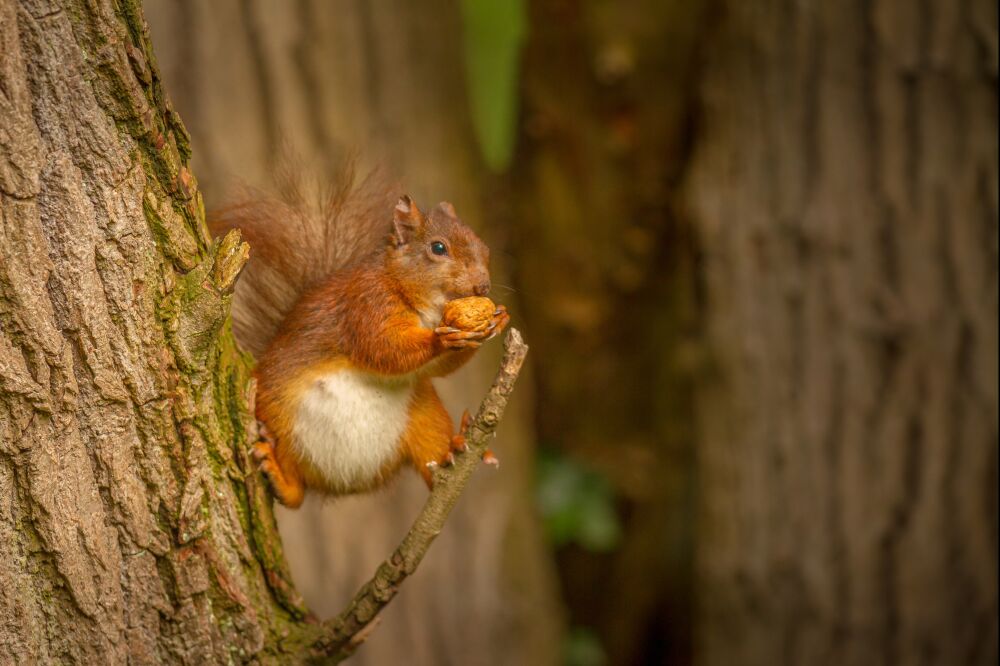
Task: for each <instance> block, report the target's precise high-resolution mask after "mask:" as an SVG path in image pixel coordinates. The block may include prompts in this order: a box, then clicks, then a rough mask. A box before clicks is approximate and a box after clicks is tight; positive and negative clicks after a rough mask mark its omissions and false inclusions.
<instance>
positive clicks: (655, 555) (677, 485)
mask: <svg viewBox="0 0 1000 666" xmlns="http://www.w3.org/2000/svg"><path fill="white" fill-rule="evenodd" d="M704 5H705V3H701V2H689V1H684V2H663V1H662V0H622V1H620V2H614V3H607V2H595V1H588V0H574V1H571V2H566V1H564V0H539V1H537V2H533V3H531V12H530V19H531V30H530V31H529V40H528V46H527V49H526V52H525V66H524V83H523V95H524V101H523V107H524V110H523V127H524V136H523V137H522V140H521V143H520V146H519V150H518V153H517V160H516V163H517V166H516V168H514V169H512V173H511V175H510V177H509V178H508V179H507V182H505V183H504V187H506V188H509V191H508V190H501V193H499V194H498V195H497V197H496V198H498V199H503V198H505V197H511V195H510V192H512V193H513V196H512V197H511V198H512V199H513V201H514V202H515V203H514V205H513V206H511V207H510V208H509V209H508V210H505V211H503V212H505V213H506V219H505V220H504V222H505V223H506V224H509V225H511V226H514V227H515V228H517V230H518V233H517V235H516V238H517V239H518V245H517V247H516V249H515V254H516V256H517V257H518V262H519V263H518V270H517V272H516V275H515V279H516V286H517V288H518V291H519V294H521V295H522V299H523V308H524V312H525V315H526V318H527V319H528V323H529V326H530V328H529V329H528V330H529V336H530V339H531V343H532V349H533V356H534V361H533V362H534V363H535V364H536V367H537V368H538V372H537V374H536V375H535V380H536V382H537V386H538V389H537V390H538V397H537V403H538V413H539V416H540V417H539V418H538V419H537V421H536V426H537V428H538V431H539V438H540V440H541V441H544V442H547V443H548V444H549V445H550V446H551V447H553V448H555V449H557V450H559V451H561V452H562V453H564V454H565V455H568V456H571V457H572V458H575V459H577V460H581V461H583V463H584V464H585V465H587V466H589V467H592V468H594V469H596V470H598V471H599V472H601V473H602V474H603V475H604V476H606V477H607V478H608V479H610V480H611V482H612V484H613V486H614V490H615V493H616V497H617V503H618V508H619V515H621V516H622V517H623V518H622V530H621V532H622V538H621V543H620V544H616V546H617V547H616V548H615V549H614V550H612V551H610V552H588V551H585V550H584V549H582V548H579V547H573V546H569V547H566V548H563V549H561V550H560V551H559V553H558V556H559V562H560V570H561V572H562V574H563V576H562V578H563V583H564V589H565V594H566V598H567V602H568V605H569V606H570V608H571V609H572V610H573V614H574V617H573V618H572V621H573V623H574V624H576V625H578V626H579V627H581V628H585V629H589V630H592V631H593V632H595V633H596V635H597V637H598V638H599V639H600V641H601V643H602V645H603V648H604V650H605V652H606V654H607V657H608V661H609V663H612V664H631V663H639V662H640V660H642V659H643V658H644V657H645V658H654V657H656V658H659V659H663V660H666V661H667V662H668V663H686V662H688V661H689V660H690V658H691V655H690V648H691V641H690V638H689V637H690V624H689V621H688V620H689V618H690V609H691V594H690V592H691V570H692V563H691V557H692V545H691V544H692V530H693V525H692V523H691V520H690V516H691V514H692V497H693V489H692V488H693V487H692V484H693V475H692V471H693V468H692V464H691V461H692V458H693V442H694V438H693V434H692V429H693V425H694V419H693V418H692V416H691V414H692V407H691V398H692V382H693V375H692V370H694V369H696V365H695V364H692V363H691V362H690V360H689V359H691V358H693V357H695V356H697V340H696V339H695V337H694V336H695V334H696V333H697V314H698V313H697V304H696V301H695V298H694V277H695V263H694V249H693V243H692V240H693V239H692V235H691V233H690V229H688V228H686V227H685V226H684V225H683V224H682V222H681V221H680V220H678V218H677V216H676V215H675V214H674V211H673V210H672V209H671V205H670V198H669V195H670V192H671V190H672V188H673V187H674V184H675V182H676V180H677V178H678V175H679V174H680V172H681V168H682V167H683V165H684V164H685V158H686V156H687V145H688V138H687V137H688V134H689V130H690V126H689V123H690V118H691V111H690V106H691V104H690V103H691V99H692V92H693V83H694V74H695V66H694V65H695V55H696V48H697V44H698V42H699V40H700V39H701V32H702V27H703V24H704V17H705V14H706V12H705V6H704ZM582 359H585V361H584V362H581V360H582ZM640 572H641V573H640Z"/></svg>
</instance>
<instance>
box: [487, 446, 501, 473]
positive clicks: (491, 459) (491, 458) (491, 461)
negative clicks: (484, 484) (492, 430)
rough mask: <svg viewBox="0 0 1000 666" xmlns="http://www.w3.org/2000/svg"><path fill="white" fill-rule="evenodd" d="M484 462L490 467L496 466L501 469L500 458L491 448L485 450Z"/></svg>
mask: <svg viewBox="0 0 1000 666" xmlns="http://www.w3.org/2000/svg"><path fill="white" fill-rule="evenodd" d="M483 462H484V463H486V464H487V465H489V466H490V467H495V468H497V469H500V459H499V458H497V457H496V455H495V454H494V453H493V452H492V451H490V450H489V449H486V450H485V451H483Z"/></svg>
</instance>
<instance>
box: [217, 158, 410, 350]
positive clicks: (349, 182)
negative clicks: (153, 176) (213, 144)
mask: <svg viewBox="0 0 1000 666" xmlns="http://www.w3.org/2000/svg"><path fill="white" fill-rule="evenodd" d="M275 181H276V182H277V188H276V192H275V193H274V194H271V193H265V192H262V191H259V190H255V189H251V188H243V190H242V191H241V192H240V195H239V197H238V200H237V201H235V202H234V203H232V204H230V205H227V206H225V207H224V208H221V209H219V210H217V211H213V212H212V213H210V214H209V220H208V224H209V228H210V230H211V232H212V234H213V235H215V236H220V235H223V234H225V233H226V232H227V231H229V230H230V229H234V228H236V229H240V231H241V232H242V234H243V237H244V239H245V240H246V241H247V243H249V244H250V261H249V262H248V264H247V266H246V268H245V269H244V271H243V275H242V276H241V277H240V280H239V282H238V283H237V285H236V293H235V295H234V297H233V308H232V311H233V332H234V333H235V335H236V339H237V340H239V342H240V344H241V345H242V346H243V348H244V349H246V350H247V351H250V352H251V353H253V354H254V355H256V356H258V357H259V356H260V354H261V353H262V352H263V351H264V350H265V349H266V348H267V346H268V344H269V343H270V342H271V340H272V339H273V338H274V336H275V335H276V333H277V331H278V328H279V326H280V324H281V322H282V320H284V319H285V317H286V316H287V315H288V313H289V311H290V310H291V309H292V307H293V306H294V305H295V303H296V302H297V301H298V300H299V298H301V296H302V294H303V293H305V292H306V291H307V290H308V289H309V288H310V287H312V286H313V285H315V284H317V283H318V282H320V281H321V280H323V279H324V278H326V277H328V276H329V275H331V274H333V273H334V272H337V271H340V270H343V269H345V268H348V267H350V266H352V265H354V264H357V263H358V262H359V261H361V260H363V259H365V258H366V257H368V256H370V255H371V254H372V253H373V252H376V251H378V250H379V248H381V247H382V246H383V245H384V243H385V238H386V235H387V234H388V233H389V230H390V225H391V219H392V217H391V216H392V210H393V205H394V203H395V201H396V200H397V199H398V196H399V194H398V192H397V191H396V189H397V188H395V187H393V186H392V185H390V183H389V181H388V179H387V178H385V177H384V175H383V174H381V173H380V172H378V171H372V172H370V173H368V174H367V175H365V176H363V177H361V176H359V175H358V174H357V171H356V170H355V168H354V164H353V162H345V163H344V164H343V165H342V166H341V168H340V169H339V170H338V173H337V174H336V176H335V177H334V179H333V181H332V183H330V184H329V185H328V186H326V187H321V186H313V187H309V186H308V185H307V184H306V183H305V182H304V179H303V177H302V175H301V172H300V171H298V170H296V169H293V168H284V169H282V171H280V172H279V173H278V174H277V175H276V176H275Z"/></svg>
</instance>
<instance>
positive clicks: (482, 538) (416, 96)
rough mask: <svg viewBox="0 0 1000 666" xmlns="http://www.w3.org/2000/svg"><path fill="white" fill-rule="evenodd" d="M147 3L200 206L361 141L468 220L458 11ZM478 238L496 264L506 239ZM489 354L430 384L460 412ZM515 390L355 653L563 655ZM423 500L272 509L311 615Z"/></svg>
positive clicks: (472, 217) (425, 200)
mask: <svg viewBox="0 0 1000 666" xmlns="http://www.w3.org/2000/svg"><path fill="white" fill-rule="evenodd" d="M146 9H147V12H148V15H149V17H150V23H151V26H152V30H153V35H154V41H155V44H156V47H157V55H158V57H159V62H160V64H161V66H162V68H163V72H164V78H165V80H166V82H167V83H166V85H167V89H168V90H169V91H170V93H171V97H172V99H173V100H174V101H175V102H176V104H177V107H178V109H179V110H180V111H181V114H182V116H183V117H184V119H185V121H186V122H187V123H188V125H189V127H190V128H191V133H192V136H193V137H194V140H193V144H194V146H195V157H194V162H195V166H196V171H197V173H198V174H199V177H200V179H201V181H202V183H203V184H204V189H205V191H206V199H207V201H208V202H209V205H210V206H211V205H213V204H216V205H217V204H219V203H222V202H223V201H224V200H225V194H226V190H227V188H228V187H229V186H230V185H232V184H233V182H234V181H237V180H243V181H245V182H249V183H252V184H254V185H262V186H267V184H268V179H269V176H270V173H269V169H270V167H271V165H272V164H273V163H274V162H275V161H277V160H278V159H280V158H281V156H282V154H284V153H287V152H292V153H294V154H296V155H298V156H300V157H301V159H302V160H303V161H304V162H306V163H307V164H311V165H315V166H316V167H317V168H318V169H319V170H320V172H322V170H323V168H324V167H329V166H330V165H331V163H332V160H333V158H335V157H336V156H337V154H338V153H340V152H342V151H343V150H344V149H345V148H347V149H352V148H353V149H359V150H360V151H361V155H362V158H363V159H364V160H365V161H366V162H368V163H371V162H375V161H383V162H384V163H385V164H387V165H388V166H389V167H390V168H391V169H393V171H394V172H395V174H396V175H397V176H399V177H400V178H401V181H402V182H403V183H404V184H405V186H406V187H407V188H409V192H410V194H411V195H413V196H414V198H415V199H416V200H417V202H418V203H420V204H421V205H431V204H433V203H436V202H437V201H439V200H441V199H448V200H451V201H452V202H453V203H454V204H455V206H456V208H457V209H458V211H459V214H460V215H461V216H462V217H463V218H464V219H466V220H467V221H469V222H470V223H471V224H473V225H478V224H480V223H481V220H482V219H483V217H484V214H485V213H486V211H484V202H483V199H482V197H483V192H482V168H481V167H480V160H479V158H478V156H477V154H476V152H475V145H474V142H473V138H472V133H471V125H470V121H469V118H468V115H467V111H466V108H467V102H466V94H465V89H464V86H463V79H462V62H461V58H460V54H461V53H462V48H461V43H460V36H461V26H460V23H459V18H458V11H457V6H456V5H455V3H453V2H448V1H443V0H438V1H435V2H431V3H411V2H405V1H399V2H381V3H370V2H365V1H363V0H361V1H347V0H342V1H339V2H327V1H325V0H301V1H300V2H294V3H290V2H274V1H266V0H241V1H239V2H236V1H228V2H212V3H204V2H194V1H190V0H187V1H184V2H181V3H179V4H178V3H175V2H163V1H162V0H152V1H149V2H147V3H146ZM219 26H226V27H225V30H220V29H219ZM481 231H483V232H484V234H483V235H484V238H485V239H486V240H487V242H488V243H489V244H490V245H491V246H492V247H493V249H494V252H493V257H494V264H495V265H494V269H495V272H496V270H499V271H500V272H501V273H502V271H503V268H504V267H503V265H502V264H503V255H504V253H503V252H502V249H503V248H502V246H501V245H500V242H501V241H502V240H503V238H504V234H503V233H502V230H501V233H498V232H497V231H495V230H491V229H481ZM497 263H499V264H500V265H499V266H497V265H496V264H497ZM497 281H498V282H501V283H503V282H506V281H507V280H505V279H503V278H502V277H500V278H499V279H498V280H497ZM497 298H498V300H501V301H503V302H506V303H507V304H508V305H510V306H511V310H512V312H513V313H514V317H515V322H516V320H517V318H518V316H519V308H518V307H517V305H516V304H514V303H510V301H509V298H508V296H507V294H506V293H499V295H498V296H497ZM529 342H530V340H529ZM498 358H499V345H498V344H492V345H489V346H487V347H485V348H484V349H483V352H481V353H480V355H479V358H477V359H476V360H475V361H474V362H473V363H472V364H470V367H469V368H467V369H465V370H463V371H462V372H461V373H459V374H458V375H456V376H455V377H451V378H448V379H447V380H444V381H443V382H441V383H440V384H439V388H440V389H441V392H442V396H443V397H444V399H445V402H446V404H447V405H448V407H449V409H450V410H451V412H452V414H453V415H454V416H456V417H457V416H458V415H459V414H461V410H462V409H463V408H473V407H474V406H475V404H476V401H477V400H478V397H479V396H480V395H482V394H483V393H485V391H486V389H487V387H488V385H489V380H490V378H491V376H492V374H493V372H494V370H495V368H496V361H497V359H498ZM522 388H523V387H522ZM522 388H519V390H518V392H517V395H515V398H514V400H513V401H512V403H511V405H510V410H509V411H508V415H507V416H506V417H505V419H504V422H503V424H502V426H501V428H500V433H499V438H498V441H497V446H496V447H495V449H496V451H497V454H498V455H499V457H500V459H501V460H502V463H503V465H502V469H501V471H500V472H499V473H498V474H492V473H489V472H483V473H481V474H479V475H478V476H477V478H476V479H475V480H474V482H473V484H472V485H471V487H470V488H469V489H468V491H467V493H466V495H467V496H466V497H465V498H463V500H462V501H461V503H460V504H459V506H458V507H457V509H456V513H455V514H454V515H453V516H452V517H451V518H450V519H449V524H448V527H447V529H446V530H445V531H444V532H443V533H442V535H441V537H440V538H439V539H438V540H437V542H436V543H435V544H434V548H433V549H431V551H430V553H429V554H428V557H427V559H426V560H425V561H424V563H423V564H422V565H421V567H420V569H419V570H418V571H417V573H416V575H415V576H414V577H413V578H412V579H411V580H409V581H407V583H406V586H405V588H404V590H403V592H402V594H401V595H400V596H399V597H397V598H396V599H395V600H394V601H393V603H392V605H391V606H390V607H389V608H388V609H387V611H386V613H385V614H384V618H383V622H382V624H381V626H380V627H379V629H377V630H376V631H375V632H374V633H373V634H372V635H371V637H370V638H369V639H368V641H367V642H366V643H365V646H364V648H363V649H362V650H360V651H359V652H358V654H357V656H356V657H355V660H356V661H357V662H358V663H373V664H389V663H418V664H435V663H455V664H459V663H460V664H481V663H490V664H522V663H531V664H545V663H553V662H555V661H557V660H558V649H559V646H560V639H559V626H560V624H561V619H560V610H559V607H558V601H557V597H556V592H555V588H554V584H553V575H552V574H551V572H550V568H551V565H550V564H549V562H548V559H547V558H548V553H547V552H546V550H545V543H544V538H543V536H542V534H541V533H540V530H539V525H538V522H537V518H536V516H535V508H534V505H533V502H532V497H533V492H534V491H533V486H532V480H533V468H532V463H531V461H532V447H533V443H532V439H531V435H530V434H529V433H530V431H529V420H530V418H531V410H530V408H529V405H530V399H526V398H530V392H527V391H524V390H522ZM426 494H427V491H426V489H425V487H424V486H423V483H422V482H421V481H420V480H419V479H418V478H417V477H416V475H410V474H404V476H403V478H401V479H400V480H399V481H397V482H396V483H395V484H394V485H393V486H392V487H390V488H389V489H388V490H387V491H385V492H381V493H378V494H376V495H371V496H366V497H355V498H346V499H339V500H337V501H335V502H323V501H321V500H318V499H317V498H311V499H307V501H306V504H305V505H304V506H303V507H302V508H301V509H299V510H297V511H284V510H279V511H278V515H279V524H280V526H281V531H282V534H283V536H284V539H285V544H286V547H287V553H288V557H289V561H290V564H291V566H292V571H293V574H294V577H295V580H296V581H297V582H298V584H299V589H300V590H301V591H302V593H303V595H304V596H305V598H306V600H307V601H308V603H309V606H310V608H312V609H313V610H315V611H316V612H317V613H318V614H319V615H320V616H323V617H326V616H330V615H332V614H334V613H336V612H338V611H340V610H341V609H342V608H343V606H344V605H345V604H346V602H347V601H348V600H349V599H350V597H351V595H352V594H353V593H354V592H355V590H356V589H357V587H358V586H359V585H360V584H361V583H362V582H363V581H364V580H365V579H367V578H368V577H369V576H370V575H371V572H372V571H373V569H374V567H375V566H376V565H377V564H378V562H380V561H381V559H382V558H384V557H386V555H387V554H388V553H389V552H390V551H391V549H392V548H393V547H394V546H395V544H396V543H398V541H399V539H400V538H401V537H402V536H403V534H404V533H405V531H406V529H407V528H408V526H409V525H410V523H411V522H412V521H413V518H414V516H415V515H416V513H417V511H418V510H419V508H420V506H421V504H422V503H423V500H424V498H425V497H426Z"/></svg>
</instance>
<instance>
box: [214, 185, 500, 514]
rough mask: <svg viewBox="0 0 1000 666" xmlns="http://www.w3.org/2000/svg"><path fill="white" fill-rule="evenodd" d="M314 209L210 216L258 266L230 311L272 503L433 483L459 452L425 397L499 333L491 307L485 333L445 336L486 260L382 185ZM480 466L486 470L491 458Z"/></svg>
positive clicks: (278, 207) (442, 214)
mask: <svg viewBox="0 0 1000 666" xmlns="http://www.w3.org/2000/svg"><path fill="white" fill-rule="evenodd" d="M331 192H332V194H331V195H330V196H329V197H328V198H327V200H326V202H325V204H324V205H323V206H321V207H320V208H321V209H320V210H310V209H309V207H308V206H306V204H305V198H304V196H303V194H302V191H301V189H300V188H299V186H298V185H297V184H296V183H295V182H293V181H291V180H289V181H286V182H285V183H284V186H283V191H282V197H281V198H280V199H279V198H269V197H265V196H261V195H259V194H257V195H254V196H252V197H250V198H249V199H248V200H247V202H245V203H241V204H237V205H233V206H229V207H228V208H225V209H223V210H221V211H219V212H218V213H217V214H215V215H212V216H210V222H209V224H210V226H211V229H212V232H213V233H214V234H216V235H220V234H222V233H225V232H226V231H228V230H229V229H232V228H239V229H240V230H241V232H242V233H243V235H244V238H245V239H246V240H247V242H248V243H249V244H250V248H251V259H250V262H249V263H248V265H247V267H246V269H245V270H244V274H243V276H241V279H240V282H239V283H238V285H237V288H236V293H235V295H234V300H233V328H234V333H235V334H236V337H237V339H238V340H239V341H240V342H241V344H242V345H243V346H244V347H245V348H246V349H248V350H249V351H251V352H253V353H254V354H255V355H256V356H257V366H256V369H255V377H256V380H257V397H256V415H257V419H258V421H259V422H260V423H261V424H262V426H263V427H262V428H261V431H262V437H261V440H260V441H259V442H258V443H257V444H256V445H255V446H254V450H253V455H254V458H255V459H256V460H257V461H258V462H259V465H260V469H261V471H262V472H263V473H264V474H265V475H266V477H267V478H268V480H269V482H270V485H271V488H272V491H273V493H274V495H275V496H276V497H277V499H278V500H279V501H280V502H281V503H282V504H284V505H285V506H288V507H293V508H294V507H298V506H299V505H300V504H301V503H302V500H303V497H304V495H305V491H306V489H312V490H316V491H319V492H322V493H325V494H330V495H344V494H350V493H359V492H366V491H369V490H373V489H376V488H379V487H381V486H382V485H384V484H385V483H386V482H387V481H388V480H389V479H391V478H392V477H393V476H395V474H396V472H397V471H398V470H399V469H400V468H401V467H402V466H403V465H406V464H409V465H412V466H413V467H414V468H416V470H417V471H418V472H419V473H420V474H421V475H422V476H423V478H424V480H425V481H426V482H427V484H428V486H430V485H431V479H432V476H431V471H432V469H431V468H432V467H433V466H434V465H436V464H447V463H448V462H449V461H450V460H451V459H452V452H453V451H458V450H463V449H464V431H465V427H466V425H467V423H468V413H466V414H465V415H464V416H463V419H462V425H461V428H460V430H459V432H458V434H455V433H454V431H453V428H452V422H451V418H450V417H449V415H448V412H447V411H445V408H444V406H443V405H442V404H441V400H440V398H439V397H438V394H437V392H436V391H435V389H434V386H433V384H432V383H431V378H432V377H443V376H445V375H448V374H450V373H452V372H454V371H455V370H457V369H458V368H459V367H461V366H462V365H464V364H465V363H466V362H468V361H469V359H470V358H471V357H472V355H473V354H474V353H475V350H476V348H478V347H479V346H480V345H481V344H482V342H483V341H485V340H487V339H489V338H491V337H493V336H495V335H496V334H498V333H499V332H500V331H501V330H503V328H504V327H505V326H506V325H507V323H508V321H509V319H510V317H509V315H508V314H507V311H506V308H504V307H503V306H497V307H496V309H495V310H494V311H492V312H491V313H490V312H488V313H487V315H490V314H491V315H492V319H491V320H490V321H489V323H488V325H487V326H483V327H480V329H481V330H462V329H459V328H456V327H455V326H452V325H444V324H443V323H442V310H443V308H444V306H445V304H446V303H448V302H450V301H452V300H453V299H459V298H463V297H468V296H473V295H475V296H485V295H486V294H487V293H488V292H489V291H490V275H489V260H490V256H489V249H488V248H487V247H486V245H485V244H484V243H483V241H481V240H480V239H479V237H478V236H476V234H475V233H473V231H472V230H471V229H470V228H469V227H467V226H466V225H465V224H464V223H463V222H462V221H461V220H460V219H459V218H458V216H457V215H456V214H455V209H454V207H452V205H451V204H449V203H447V202H442V203H440V204H438V206H437V207H435V208H434V209H433V210H431V211H430V213H429V214H426V215H425V214H424V213H423V212H421V211H420V209H419V208H418V207H417V205H416V204H415V203H414V202H413V200H412V199H410V197H408V196H406V195H403V196H401V197H399V198H398V200H396V202H395V204H394V205H393V203H392V200H393V199H394V198H395V197H394V196H391V190H390V189H388V188H386V187H385V186H383V185H381V184H380V179H379V177H377V176H376V175H369V176H368V177H367V178H365V179H361V181H360V182H357V179H356V178H355V177H354V175H353V171H352V170H351V169H347V170H345V171H344V173H343V174H341V176H340V177H339V181H338V182H337V183H335V186H334V187H333V188H332V189H331ZM484 459H485V460H487V461H488V462H494V461H495V459H492V458H491V459H487V458H486V457H485V456H484Z"/></svg>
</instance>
